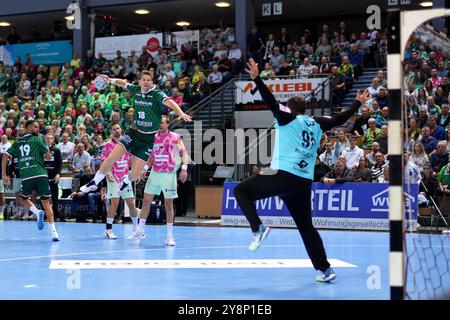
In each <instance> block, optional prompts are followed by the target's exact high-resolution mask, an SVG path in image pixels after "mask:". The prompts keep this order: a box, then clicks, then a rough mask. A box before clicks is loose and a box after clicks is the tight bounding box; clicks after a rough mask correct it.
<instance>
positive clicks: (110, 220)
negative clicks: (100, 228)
mask: <svg viewBox="0 0 450 320" xmlns="http://www.w3.org/2000/svg"><path fill="white" fill-rule="evenodd" d="M113 223H114V218H106V230H109V229H112V225H113Z"/></svg>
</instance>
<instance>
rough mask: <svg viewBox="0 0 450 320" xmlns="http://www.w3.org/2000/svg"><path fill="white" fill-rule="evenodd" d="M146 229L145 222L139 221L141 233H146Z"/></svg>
mask: <svg viewBox="0 0 450 320" xmlns="http://www.w3.org/2000/svg"><path fill="white" fill-rule="evenodd" d="M144 229H145V220H139V226H138V230H139V232H142V233H144Z"/></svg>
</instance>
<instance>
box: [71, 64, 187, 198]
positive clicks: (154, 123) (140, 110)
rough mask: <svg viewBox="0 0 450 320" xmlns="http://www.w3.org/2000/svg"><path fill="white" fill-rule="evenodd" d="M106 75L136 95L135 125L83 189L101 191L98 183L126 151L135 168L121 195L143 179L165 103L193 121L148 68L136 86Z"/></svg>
mask: <svg viewBox="0 0 450 320" xmlns="http://www.w3.org/2000/svg"><path fill="white" fill-rule="evenodd" d="M102 77H103V79H104V81H105V82H107V83H112V84H115V85H116V86H119V87H123V88H125V89H126V90H128V91H129V92H130V93H131V94H132V96H133V98H134V120H133V125H132V126H131V127H130V128H129V129H128V130H127V131H126V132H125V135H124V136H123V137H122V139H121V140H120V141H119V143H118V144H117V145H116V147H115V148H114V150H113V151H112V152H111V154H110V155H109V156H108V158H106V159H105V161H103V163H102V165H101V166H100V169H99V170H98V171H97V173H96V174H95V177H94V178H93V179H92V180H91V181H90V182H89V183H88V184H86V185H84V186H82V187H81V188H80V191H81V192H84V193H88V192H90V191H95V190H97V188H98V184H99V183H100V182H101V181H102V180H103V178H104V177H105V175H106V174H107V173H108V172H109V171H111V168H112V166H113V165H114V163H115V162H116V161H117V160H119V159H120V158H121V157H122V155H124V154H125V153H126V152H130V153H131V154H132V155H133V160H132V164H131V171H130V172H129V174H128V175H125V176H124V177H123V178H122V181H121V182H120V185H119V194H121V193H122V191H123V190H124V189H125V188H126V187H127V186H128V185H129V184H130V183H131V182H132V181H136V180H138V179H139V177H140V174H141V172H142V169H143V168H144V165H145V164H146V163H147V160H148V158H149V156H150V153H151V150H152V149H153V141H154V139H155V133H156V132H157V131H158V130H159V125H160V121H161V114H162V111H163V109H164V108H165V106H167V107H169V108H170V109H172V110H174V111H176V112H177V114H178V116H179V119H181V120H184V121H186V122H191V121H192V118H191V116H190V115H188V114H186V113H184V112H183V111H182V110H181V108H180V106H179V105H178V104H177V103H176V102H174V101H173V100H172V99H170V98H169V97H167V96H166V95H165V94H164V92H162V91H160V90H159V89H158V88H156V85H155V84H153V81H152V76H151V74H150V72H148V71H146V70H144V71H142V72H141V75H140V80H139V85H132V84H130V83H128V82H126V81H125V80H122V79H111V78H109V77H108V76H106V75H102Z"/></svg>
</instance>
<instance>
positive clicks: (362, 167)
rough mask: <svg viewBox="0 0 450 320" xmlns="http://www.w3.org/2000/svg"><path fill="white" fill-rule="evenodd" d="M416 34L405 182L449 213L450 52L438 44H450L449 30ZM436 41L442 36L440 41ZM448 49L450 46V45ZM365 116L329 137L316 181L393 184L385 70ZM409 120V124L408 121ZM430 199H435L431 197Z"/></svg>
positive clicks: (407, 101) (410, 49) (408, 71)
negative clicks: (446, 42) (417, 184)
mask: <svg viewBox="0 0 450 320" xmlns="http://www.w3.org/2000/svg"><path fill="white" fill-rule="evenodd" d="M423 28H425V29H426V30H427V32H425V31H422V32H420V33H419V34H413V35H412V36H411V37H410V39H409V41H408V44H407V48H406V51H405V56H404V65H403V67H404V91H403V92H404V105H403V108H404V113H405V128H406V129H405V130H404V138H405V139H404V141H405V144H404V151H405V153H404V159H405V160H404V161H405V163H404V166H405V171H404V175H405V182H406V183H419V184H420V195H419V203H420V204H421V205H424V206H431V205H432V201H431V200H434V202H435V203H437V204H438V206H439V207H440V209H441V211H442V213H443V214H444V215H447V214H448V213H449V211H450V130H449V128H450V114H449V99H450V96H449V94H450V83H449V81H448V80H449V69H450V65H449V58H450V54H449V53H448V52H449V51H444V50H442V48H440V47H437V46H435V45H434V44H435V43H442V42H444V41H445V40H447V41H448V38H447V33H448V30H447V29H444V30H442V31H441V32H437V31H435V30H433V28H432V27H431V26H429V25H427V26H425V27H422V29H423ZM436 38H439V41H437V39H436ZM447 45H448V44H447ZM367 90H369V92H370V95H371V99H370V100H369V101H367V102H366V104H365V105H364V106H362V107H361V108H360V115H359V116H357V117H354V119H353V120H351V121H348V123H346V124H345V125H344V126H342V127H339V128H335V130H333V132H331V133H329V134H330V135H331V136H330V137H328V136H324V138H323V139H322V143H321V148H320V151H319V157H318V160H317V162H316V174H315V181H322V182H324V183H325V184H328V185H331V184H334V183H343V182H388V181H389V150H388V143H387V140H388V124H389V122H388V121H389V108H395V107H398V106H393V105H391V102H390V99H389V92H388V87H387V81H386V74H385V72H383V70H380V71H379V72H378V74H377V76H376V77H375V78H373V80H372V83H371V86H370V87H368V88H367ZM406 122H407V123H406ZM431 197H432V198H433V199H431Z"/></svg>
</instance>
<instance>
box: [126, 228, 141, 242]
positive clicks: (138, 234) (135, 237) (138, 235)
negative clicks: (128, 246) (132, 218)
mask: <svg viewBox="0 0 450 320" xmlns="http://www.w3.org/2000/svg"><path fill="white" fill-rule="evenodd" d="M144 238H145V234H144V232H140V231H139V230H136V231H134V232H133V233H132V234H131V236H129V237H128V238H127V239H128V240H141V239H144Z"/></svg>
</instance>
